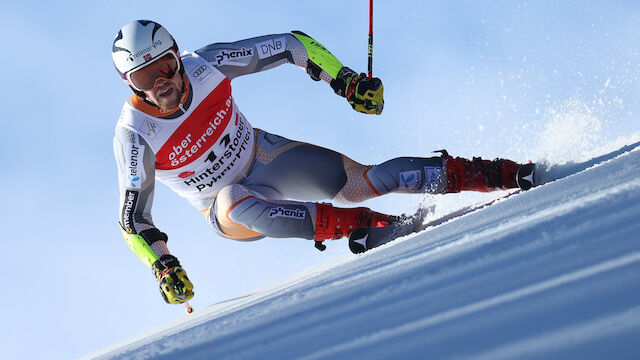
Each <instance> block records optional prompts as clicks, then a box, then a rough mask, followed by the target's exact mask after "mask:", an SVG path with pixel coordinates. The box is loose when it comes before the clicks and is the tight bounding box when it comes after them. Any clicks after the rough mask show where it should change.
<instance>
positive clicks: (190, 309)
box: [183, 301, 193, 314]
mask: <svg viewBox="0 0 640 360" xmlns="http://www.w3.org/2000/svg"><path fill="white" fill-rule="evenodd" d="M183 304H184V307H185V310H186V311H187V314H191V313H192V312H193V308H192V307H191V305H189V302H188V301H185V302H184V303H183Z"/></svg>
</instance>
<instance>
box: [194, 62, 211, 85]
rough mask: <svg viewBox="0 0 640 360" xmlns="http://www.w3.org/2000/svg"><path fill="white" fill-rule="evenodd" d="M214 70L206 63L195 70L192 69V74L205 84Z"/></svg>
mask: <svg viewBox="0 0 640 360" xmlns="http://www.w3.org/2000/svg"><path fill="white" fill-rule="evenodd" d="M212 74H213V70H211V68H210V67H208V66H207V65H205V64H202V65H200V66H199V67H198V68H196V69H195V70H192V71H191V75H192V76H193V77H194V78H196V80H198V82H199V83H200V84H204V83H206V82H207V81H209V79H210V78H211V75H212Z"/></svg>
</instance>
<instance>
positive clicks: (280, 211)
mask: <svg viewBox="0 0 640 360" xmlns="http://www.w3.org/2000/svg"><path fill="white" fill-rule="evenodd" d="M269 217H270V218H276V217H285V218H291V219H298V220H302V219H304V218H305V212H304V210H302V209H287V208H284V207H282V206H278V207H274V208H271V209H269Z"/></svg>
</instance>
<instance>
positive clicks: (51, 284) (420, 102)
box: [0, 0, 640, 358]
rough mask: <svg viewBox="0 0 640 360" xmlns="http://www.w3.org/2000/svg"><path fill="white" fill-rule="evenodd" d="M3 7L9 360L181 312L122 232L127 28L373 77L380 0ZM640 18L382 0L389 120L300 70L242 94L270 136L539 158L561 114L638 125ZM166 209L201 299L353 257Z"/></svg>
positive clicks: (62, 352)
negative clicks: (371, 4)
mask: <svg viewBox="0 0 640 360" xmlns="http://www.w3.org/2000/svg"><path fill="white" fill-rule="evenodd" d="M0 13H1V14H2V15H0V17H1V18H0V20H2V21H0V30H1V31H2V33H3V35H4V36H3V39H4V41H5V49H6V51H5V56H3V59H2V62H1V63H2V65H3V66H2V67H3V69H4V70H3V71H2V75H3V78H4V79H5V86H4V87H3V89H2V90H0V91H1V92H2V98H3V99H7V100H8V104H7V105H5V107H4V111H3V113H4V114H5V117H4V120H3V124H4V126H5V127H4V129H3V131H2V133H1V134H0V154H2V155H3V159H4V165H5V166H4V171H3V174H4V176H2V178H1V179H0V186H1V188H2V189H3V191H2V194H3V195H4V196H3V200H4V201H3V202H2V205H0V219H2V225H3V226H1V227H0V239H2V240H1V241H2V245H3V254H4V255H5V256H4V257H3V260H4V263H3V265H4V266H3V268H4V269H5V272H4V274H3V276H1V277H0V285H1V286H2V288H3V289H5V293H4V296H2V299H1V300H0V312H1V313H0V315H1V317H2V318H3V322H2V325H0V330H1V332H2V336H0V345H1V346H2V348H3V349H4V351H5V353H6V351H8V355H7V356H8V358H12V357H13V358H17V357H25V358H26V357H36V356H37V355H38V354H40V355H42V354H43V353H44V351H45V350H49V349H51V351H53V353H54V354H56V356H57V358H69V357H74V356H79V355H81V354H84V353H87V352H89V351H91V350H93V349H95V348H97V347H101V346H105V345H108V344H110V343H113V342H115V341H117V340H119V339H122V338H125V337H130V336H132V335H134V334H137V333H140V332H141V331H144V330H146V329H149V328H151V327H153V326H156V325H158V324H162V323H164V322H166V321H169V320H171V319H175V318H177V317H180V316H183V310H182V309H181V308H180V307H171V306H169V305H165V304H164V303H163V301H162V300H161V299H160V296H159V294H158V290H157V286H156V285H155V283H154V279H153V277H152V275H151V273H150V271H149V270H148V269H147V268H146V267H145V266H144V265H143V264H142V263H141V262H140V261H139V260H138V259H137V258H136V256H135V255H134V254H133V253H132V252H130V251H129V249H128V248H127V246H126V244H125V242H124V240H123V239H122V238H121V235H120V233H119V229H118V225H117V214H118V209H117V199H118V194H117V178H116V172H115V170H116V169H115V163H114V160H113V155H112V148H111V141H112V136H113V128H114V125H115V122H116V120H117V117H118V115H119V113H120V109H121V107H122V103H123V101H124V100H125V99H126V98H127V97H128V96H129V95H130V91H129V89H128V88H127V87H126V86H125V85H124V84H123V83H122V82H121V81H120V79H119V77H118V76H117V74H116V72H115V70H114V68H113V64H112V62H111V55H110V50H111V43H112V40H113V37H114V35H115V33H116V31H117V30H118V29H119V28H120V27H121V26H122V25H124V24H126V23H128V22H129V21H131V20H133V19H137V18H146V19H153V20H156V21H158V22H160V23H162V24H163V25H164V26H165V27H166V28H167V29H168V30H169V31H170V32H171V33H172V34H173V35H174V37H175V38H176V40H177V41H178V44H179V46H180V47H181V49H183V50H185V49H186V50H195V49H197V48H199V47H201V46H204V45H206V44H209V43H213V42H219V41H223V42H226V41H234V40H239V39H243V38H247V37H253V36H259V35H264V34H270V33H281V32H287V31H290V30H294V29H298V30H302V31H304V32H306V33H307V34H309V35H311V36H313V37H315V38H316V39H317V40H318V41H320V42H321V43H323V44H324V45H325V46H326V47H327V48H328V49H330V50H331V51H332V52H333V53H334V55H336V56H337V57H338V59H340V60H341V61H342V62H343V64H345V65H347V66H350V67H351V68H353V69H356V70H359V71H366V60H367V59H366V53H367V44H366V41H367V2H366V1H364V0H360V1H346V2H345V1H334V0H327V1H323V2H321V3H304V5H300V3H299V2H296V1H272V2H264V1H247V2H243V4H242V6H238V5H236V2H231V1H227V2H221V1H213V2H211V1H193V2H183V3H178V2H167V1H157V2H142V1H141V2H130V1H126V2H125V1H104V2H93V3H92V2H87V3H76V2H69V1H62V2H55V3H42V4H40V3H29V2H27V3H18V2H16V3H12V4H3V5H0ZM639 17H640V4H638V3H636V2H633V1H607V2H602V1H537V2H522V1H485V2H477V1H451V2H445V1H442V2H423V1H408V0H407V1H394V2H389V1H377V2H376V4H375V19H374V27H375V29H374V62H373V66H374V75H375V76H379V77H381V78H382V80H383V82H384V86H385V100H386V105H385V111H384V113H383V115H382V116H379V117H375V116H366V115H362V114H358V113H355V112H353V111H352V110H351V109H350V107H349V106H348V105H347V104H346V102H345V101H344V99H342V98H339V97H337V96H336V95H334V94H333V92H332V91H331V89H330V88H329V86H328V85H326V84H323V83H315V82H313V81H311V80H310V79H309V78H308V76H307V75H306V74H305V73H304V72H303V71H301V70H300V69H298V68H296V67H294V66H292V65H283V66H281V67H279V68H276V69H273V70H269V71H266V72H264V73H260V74H254V75H249V76H244V77H241V78H238V79H236V80H234V81H233V83H232V86H233V88H234V95H235V98H236V101H237V103H238V105H239V107H240V109H241V111H242V112H243V113H244V114H245V116H246V117H247V118H248V119H249V121H250V122H251V123H252V125H253V126H254V127H259V128H263V129H265V130H267V131H270V132H274V133H277V134H280V135H283V136H286V137H289V138H293V139H298V140H304V141H308V142H311V143H315V144H317V145H321V146H326V147H329V148H333V149H336V150H338V151H341V152H344V153H345V154H347V155H349V156H351V157H352V158H354V159H356V160H358V161H360V162H363V163H377V162H382V161H384V160H387V159H388V158H391V157H394V156H403V155H425V156H426V155H428V154H429V152H430V151H432V150H435V149H441V148H447V149H448V150H449V151H450V152H451V153H452V154H455V155H460V156H466V157H470V156H483V157H486V158H493V157H497V156H506V157H511V158H513V159H515V160H518V161H525V160H528V159H532V160H540V159H539V158H537V156H539V154H540V153H541V150H540V149H539V147H538V146H539V144H540V143H544V141H543V140H544V139H541V138H540V134H548V132H545V131H547V130H548V129H549V124H550V123H553V122H554V121H558V114H560V115H562V114H567V113H568V114H570V116H572V117H573V118H576V117H581V116H586V117H590V118H595V119H596V122H597V125H598V126H595V127H594V128H589V129H588V130H586V131H591V132H594V134H593V135H594V136H592V137H587V141H588V144H587V145H586V146H587V147H593V146H597V145H599V144H601V143H603V142H606V141H608V140H612V139H615V138H617V137H619V136H622V135H624V134H626V133H629V132H637V131H638V130H640V125H639V124H640V123H639V121H638V115H637V114H638V113H640V97H639V96H638V90H639V86H640V83H639V81H640V78H639V71H640V50H639V49H640V48H639V44H640V22H639V21H638V20H639ZM551 128H552V129H553V127H551ZM567 131H569V132H571V129H568V130H567ZM560 138H561V137H560ZM559 141H560V142H561V140H559ZM548 146H550V147H553V146H554V145H553V144H551V145H548ZM568 154H569V155H567V156H573V155H574V154H573V153H568ZM556 155H557V156H558V157H561V156H562V155H564V154H563V153H557V154H556ZM447 196H449V195H447ZM421 200H422V199H420V197H413V198H411V197H403V196H391V197H386V198H384V199H377V200H374V201H370V202H368V203H367V205H370V206H374V207H376V209H378V210H384V211H391V212H394V211H395V212H398V211H407V210H410V209H411V208H412V207H415V206H417V204H418V202H419V201H421ZM153 215H154V220H155V222H156V224H157V225H158V226H159V227H160V229H162V230H163V231H165V232H166V233H167V234H168V235H169V238H170V240H169V248H170V249H171V250H172V251H173V252H174V253H175V254H176V255H177V256H178V257H179V258H180V259H181V261H182V263H183V265H184V266H185V268H186V269H187V271H188V272H189V274H190V277H191V278H192V279H193V281H194V283H195V286H196V289H195V291H196V298H195V299H194V301H193V305H194V307H195V308H196V309H198V308H202V307H205V306H207V305H209V304H211V303H215V302H217V301H222V300H225V299H227V298H230V297H233V296H236V295H239V294H241V293H243V292H246V291H250V290H251V289H254V288H256V287H258V286H260V285H263V284H265V283H268V282H270V281H273V280H276V279H279V278H281V277H283V276H286V275H287V274H291V273H294V272H297V271H300V270H301V269H304V268H307V267H308V266H311V265H313V264H317V263H320V262H323V261H326V260H327V259H330V258H334V257H336V256H348V255H346V254H347V252H348V250H347V249H346V246H345V244H344V243H342V242H333V243H329V244H328V246H329V249H328V250H327V251H326V252H325V253H322V254H321V253H318V252H317V251H316V250H315V249H314V248H313V246H312V244H311V243H309V242H306V241H304V240H299V239H288V240H284V239H266V240H263V241H260V242H257V243H251V244H243V243H236V242H233V241H230V240H224V239H222V238H220V237H218V236H217V235H215V234H214V233H213V232H212V231H211V230H210V229H209V228H208V226H207V224H206V222H205V221H204V219H203V218H202V217H201V215H200V214H199V213H198V212H197V211H196V210H195V209H194V208H192V207H191V206H190V205H189V204H188V203H187V202H186V201H184V200H182V199H180V198H178V197H177V196H176V195H174V194H173V193H171V192H170V191H169V190H167V189H166V188H165V187H164V186H162V185H160V186H158V187H157V190H156V198H155V204H154V211H153ZM36 344H42V345H37V346H35V345H36ZM10 355H14V356H10ZM19 355H23V356H19Z"/></svg>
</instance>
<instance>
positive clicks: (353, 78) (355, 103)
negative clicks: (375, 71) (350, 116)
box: [331, 67, 384, 115]
mask: <svg viewBox="0 0 640 360" xmlns="http://www.w3.org/2000/svg"><path fill="white" fill-rule="evenodd" d="M331 87H332V88H333V90H334V91H335V92H336V94H338V95H340V96H344V97H345V98H346V99H347V101H348V102H349V104H351V107H352V108H353V109H354V110H355V111H358V112H361V113H365V114H377V115H380V114H381V113H382V108H383V107H384V99H383V97H382V93H383V87H382V80H380V79H378V78H368V77H367V76H366V75H365V73H361V74H360V75H358V74H357V73H356V72H355V71H353V70H351V69H349V68H348V67H343V68H342V69H340V72H338V76H337V77H336V79H335V80H333V81H331Z"/></svg>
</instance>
